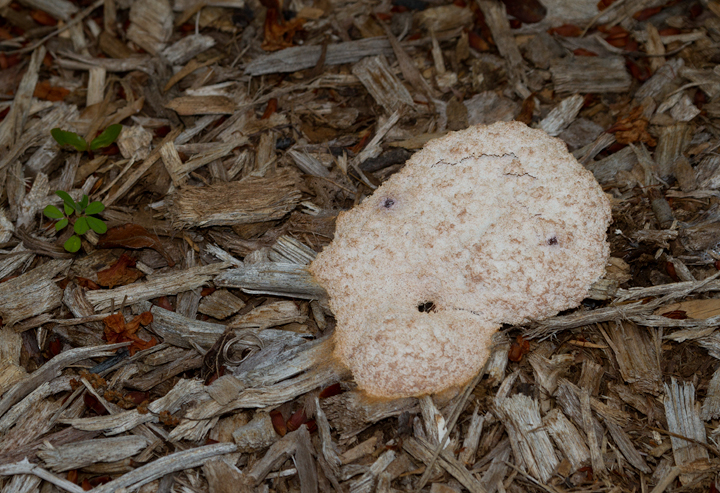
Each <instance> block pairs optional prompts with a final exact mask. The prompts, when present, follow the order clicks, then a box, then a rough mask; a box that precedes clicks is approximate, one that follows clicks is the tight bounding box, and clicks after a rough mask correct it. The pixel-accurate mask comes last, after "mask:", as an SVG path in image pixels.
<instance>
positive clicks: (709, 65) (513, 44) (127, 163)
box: [0, 0, 720, 493]
mask: <svg viewBox="0 0 720 493" xmlns="http://www.w3.org/2000/svg"><path fill="white" fill-rule="evenodd" d="M718 62H720V1H718V0H670V1H669V0H601V1H600V2H597V1H596V0H574V1H563V0H540V2H538V1H537V0H503V2H500V1H497V0H455V1H454V2H450V1H449V0H392V1H391V0H353V1H345V0H314V1H310V0H292V1H290V2H288V3H282V2H281V1H280V0H96V1H94V2H90V0H5V1H2V0H0V118H1V120H0V318H1V320H2V323H1V325H0V491H2V492H3V493H5V492H35V491H42V492H47V493H50V492H56V491H57V492H59V491H69V492H81V491H87V490H92V491H97V492H102V493H105V492H108V493H109V492H115V491H140V492H165V493H166V492H177V493H180V492H183V493H184V492H212V493H215V492H217V493H221V492H237V491H243V492H252V491H260V492H270V491H273V492H293V491H300V492H302V493H311V492H317V491H321V492H324V491H337V492H353V493H355V492H371V491H381V492H398V491H408V492H409V491H428V492H432V493H451V492H460V491H470V492H473V493H475V492H477V493H481V492H486V493H495V492H498V493H503V492H517V493H520V492H528V491H530V492H549V493H559V492H581V491H582V492H601V491H602V492H618V493H619V492H643V493H645V492H652V493H659V492H662V491H673V492H680V491H683V492H694V491H698V492H717V491H718V487H717V486H716V480H717V477H718V471H720V449H718V445H717V438H718V434H719V433H720V363H719V362H718V359H720V332H718V331H717V328H718V326H720V297H719V296H720V154H719V153H718V148H720V65H718ZM513 119H515V120H519V121H522V122H524V123H526V124H528V125H531V126H533V127H536V128H541V129H543V130H545V131H546V132H547V133H549V134H550V135H552V136H556V137H558V138H559V139H561V140H563V141H564V142H565V143H566V144H567V146H568V149H569V150H570V151H571V152H572V153H573V155H574V156H575V157H576V158H577V159H578V161H579V162H580V163H581V164H582V165H584V166H585V167H586V168H587V169H589V170H590V171H591V172H592V173H593V174H594V175H595V177H596V179H597V180H598V182H599V183H600V184H601V186H602V187H603V189H604V191H605V192H606V193H607V194H608V196H609V197H610V198H611V201H612V209H613V224H612V225H611V227H610V229H609V231H608V238H609V241H610V244H611V251H612V256H611V259H610V262H609V263H608V267H607V272H606V275H605V276H604V277H603V278H602V279H601V280H600V281H598V282H597V283H596V284H594V285H593V288H592V291H591V293H590V296H589V297H588V299H586V300H585V301H584V302H583V304H582V305H581V306H580V307H578V308H577V309H574V310H570V311H568V312H564V313H561V314H559V315H558V316H556V317H553V318H550V319H547V320H543V321H538V322H534V323H532V324H528V325H526V326H523V327H506V328H504V330H502V331H501V332H500V333H498V334H497V335H496V337H495V346H494V348H493V351H492V354H491V357H490V359H489V361H488V363H487V365H486V368H485V369H484V371H483V372H482V374H480V375H478V376H477V377H476V378H475V379H474V380H473V381H472V382H471V384H470V385H468V386H467V387H466V388H463V389H459V390H458V391H456V392H449V393H447V394H443V395H437V396H426V397H423V398H406V399H397V400H392V401H377V400H371V399H368V398H367V397H366V396H365V395H363V394H362V393H360V392H359V391H358V390H357V389H356V388H355V384H354V382H353V380H352V377H351V376H350V375H349V374H348V373H347V372H343V371H341V370H339V369H337V368H336V367H334V366H332V365H328V364H327V362H328V361H329V360H330V358H331V350H332V347H331V344H330V343H329V341H331V339H330V336H331V334H332V332H333V329H334V323H335V322H334V319H333V315H332V312H331V311H330V310H329V308H328V305H327V300H326V299H325V293H324V291H323V289H322V288H321V287H320V286H319V285H318V284H317V283H316V282H315V281H314V279H313V278H312V277H311V276H310V275H309V273H308V271H307V269H306V266H307V264H308V263H309V262H311V261H312V260H313V258H314V257H315V255H316V253H317V252H319V251H320V250H322V248H323V247H324V246H326V245H327V244H328V243H329V242H330V241H331V240H332V237H333V231H334V227H335V226H334V225H335V218H336V217H337V214H338V213H339V212H340V211H342V210H347V209H350V208H351V207H352V206H353V205H355V204H357V203H359V202H360V201H361V200H363V198H364V197H366V196H368V195H370V194H371V193H372V191H373V190H374V189H375V188H377V186H378V185H379V184H380V183H382V182H383V180H385V179H386V178H387V177H388V176H390V175H392V174H393V173H395V172H397V171H398V170H399V169H401V168H402V166H403V163H404V162H405V161H406V160H407V159H408V158H409V157H410V156H411V155H412V154H413V153H414V152H415V151H417V150H418V149H419V148H421V147H422V146H423V145H424V144H425V143H426V142H428V141H429V140H431V139H433V138H436V137H438V136H441V135H444V134H445V133H447V132H448V131H452V130H459V129H463V128H466V127H468V126H470V125H477V124H489V123H493V122H496V121H509V120H513ZM112 124H121V125H122V127H123V128H122V132H121V133H120V135H119V137H118V139H117V141H116V142H114V143H113V144H111V145H109V146H106V147H102V148H99V149H94V150H92V151H84V152H79V151H76V150H75V149H73V148H70V147H67V146H65V147H61V146H59V145H58V144H57V143H56V142H55V140H54V139H53V137H52V136H51V134H50V130H51V129H53V128H60V129H62V130H67V131H72V132H75V133H77V134H78V135H80V136H82V137H84V138H85V139H86V140H87V141H88V142H89V141H91V140H92V139H93V138H95V137H96V136H97V135H98V134H99V133H100V132H102V131H103V130H104V129H106V128H107V127H108V126H110V125H112ZM56 191H65V192H67V193H69V194H70V196H71V197H72V198H73V199H74V200H75V201H78V202H79V201H81V198H82V196H83V195H87V196H89V200H90V201H100V202H102V203H103V204H104V206H105V209H104V210H103V211H102V212H100V213H99V214H98V215H97V217H98V218H100V219H102V220H103V221H104V222H105V223H106V224H107V226H108V228H109V229H108V231H107V233H104V234H97V233H95V232H93V231H92V230H91V231H88V232H87V233H86V234H84V235H82V238H81V247H80V251H79V252H77V253H69V252H67V251H66V250H65V248H63V245H64V244H65V242H66V240H68V238H69V237H70V236H71V235H72V234H73V231H72V227H69V228H65V229H63V230H62V231H60V232H56V228H55V221H53V220H50V219H48V218H47V217H45V216H44V215H43V210H44V209H45V207H46V206H48V205H54V206H56V207H58V208H62V207H63V206H62V200H61V198H60V197H59V196H58V195H56V194H55V192H56ZM368 309H369V310H371V309H372V307H368Z"/></svg>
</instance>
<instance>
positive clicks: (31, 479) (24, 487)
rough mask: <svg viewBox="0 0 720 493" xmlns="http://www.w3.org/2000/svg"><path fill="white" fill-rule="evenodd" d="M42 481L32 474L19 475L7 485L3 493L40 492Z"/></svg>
mask: <svg viewBox="0 0 720 493" xmlns="http://www.w3.org/2000/svg"><path fill="white" fill-rule="evenodd" d="M41 482H42V479H40V478H39V477H37V476H33V475H31V474H18V475H16V476H13V477H12V479H11V480H10V482H8V483H6V484H5V487H4V488H3V490H2V492H3V493H34V492H37V491H41V490H40V483H41Z"/></svg>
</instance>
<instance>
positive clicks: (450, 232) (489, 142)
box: [310, 122, 611, 398]
mask: <svg viewBox="0 0 720 493" xmlns="http://www.w3.org/2000/svg"><path fill="white" fill-rule="evenodd" d="M610 221H611V214H610V205H609V202H608V199H607V197H606V196H605V195H604V193H603V191H602V190H601V188H600V186H599V185H598V183H597V182H596V181H595V179H594V177H593V175H592V173H590V172H589V171H588V170H586V169H585V168H583V167H582V166H581V165H580V164H579V163H578V162H577V161H576V160H575V158H573V156H572V155H571V154H569V153H568V151H567V149H566V147H565V144H564V143H563V142H561V141H560V140H558V139H555V138H552V137H550V136H548V135H547V134H546V133H544V132H543V131H541V130H534V129H531V128H529V127H527V126H526V125H524V124H522V123H519V122H501V123H495V124H493V125H489V126H476V127H471V128H468V129H466V130H463V131H459V132H451V133H449V134H448V135H446V136H445V137H442V138H439V139H435V140H432V141H430V142H428V144H427V145H426V146H425V147H424V148H423V149H422V150H421V151H419V152H417V153H416V154H415V155H414V156H413V157H412V158H411V159H410V160H409V161H408V162H407V164H406V166H405V167H404V168H403V169H402V170H401V171H400V172H398V173H396V174H395V175H393V176H391V177H390V178H389V179H388V180H387V181H386V182H385V183H384V184H383V185H382V186H380V187H379V188H378V189H377V190H376V191H375V193H373V195H372V196H370V197H368V198H366V199H365V200H364V201H363V202H362V203H361V204H360V205H359V206H357V207H355V208H354V209H352V210H351V211H349V212H343V213H341V214H340V215H339V217H338V219H337V227H336V232H335V238H334V240H333V241H332V243H331V244H330V245H328V246H327V247H326V248H325V249H324V250H323V251H322V252H321V253H320V254H319V255H318V256H317V258H316V259H315V261H314V262H313V263H312V264H311V266H310V271H311V273H312V274H313V275H314V276H315V278H316V279H317V280H318V282H319V283H320V284H321V285H322V286H323V287H324V288H325V289H326V290H327V292H328V294H329V296H330V299H329V302H330V307H331V309H332V311H333V313H334V314H335V317H336V321H337V325H336V331H335V335H334V338H335V353H334V355H335V357H336V358H337V359H339V360H340V362H341V363H342V364H344V365H345V366H347V367H348V368H349V369H350V370H351V371H352V373H353V376H354V378H355V380H356V382H357V384H358V386H359V388H360V389H362V390H364V391H366V392H367V393H368V394H370V395H372V396H377V397H388V398H396V397H409V396H417V395H422V394H431V393H436V392H440V391H443V390H446V389H448V388H451V387H454V386H459V385H462V384H464V383H466V382H467V381H469V380H470V379H471V378H472V377H473V376H474V375H476V374H477V373H478V372H479V371H480V369H481V368H482V367H483V365H484V363H485V361H486V359H487V357H488V355H489V348H490V345H491V342H490V341H491V336H492V335H493V333H495V332H496V331H497V330H498V329H499V328H500V326H501V324H522V323H526V322H528V321H530V320H539V319H543V318H546V317H550V316H553V315H555V314H557V313H558V312H559V311H561V310H565V309H568V308H573V307H576V306H577V305H578V304H579V303H580V301H582V299H583V298H584V297H585V296H586V295H587V292H588V289H589V287H590V285H591V284H592V283H593V282H594V281H596V280H597V279H598V278H599V277H600V276H602V274H603V273H604V271H605V264H606V262H607V259H608V256H609V247H608V244H607V242H606V230H607V227H608V225H609V224H610Z"/></svg>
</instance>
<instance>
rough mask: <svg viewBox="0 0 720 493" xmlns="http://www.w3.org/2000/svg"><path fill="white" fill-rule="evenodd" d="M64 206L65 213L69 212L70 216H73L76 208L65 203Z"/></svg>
mask: <svg viewBox="0 0 720 493" xmlns="http://www.w3.org/2000/svg"><path fill="white" fill-rule="evenodd" d="M63 208H64V209H65V214H67V215H68V216H72V213H73V212H75V209H73V208H72V207H70V206H69V205H67V204H63Z"/></svg>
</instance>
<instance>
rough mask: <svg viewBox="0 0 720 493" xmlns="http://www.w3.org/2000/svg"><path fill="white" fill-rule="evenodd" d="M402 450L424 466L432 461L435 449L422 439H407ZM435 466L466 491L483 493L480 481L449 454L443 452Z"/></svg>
mask: <svg viewBox="0 0 720 493" xmlns="http://www.w3.org/2000/svg"><path fill="white" fill-rule="evenodd" d="M403 449H405V450H406V451H407V452H408V453H409V454H410V455H412V456H413V457H415V458H416V459H418V460H419V461H421V462H423V463H424V464H425V465H426V466H427V465H428V464H429V463H430V461H431V460H432V457H433V454H434V452H435V450H434V449H435V447H434V446H432V445H430V444H429V443H427V442H426V441H424V440H423V439H422V438H415V437H408V438H406V439H404V440H403ZM437 464H438V465H439V466H440V467H442V468H443V469H445V470H446V471H447V472H448V473H449V474H451V475H452V476H453V477H454V478H455V479H457V480H458V481H460V483H461V484H462V485H463V486H464V487H465V488H467V489H468V491H470V492H471V493H485V488H483V486H482V485H481V484H480V481H478V480H477V479H475V477H474V476H473V475H472V474H470V471H468V470H467V469H466V468H465V466H464V465H463V464H462V463H460V461H458V460H457V459H456V458H455V457H454V456H453V455H452V454H451V453H450V452H448V451H447V450H444V451H442V452H441V453H440V455H439V456H438V459H437Z"/></svg>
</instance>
